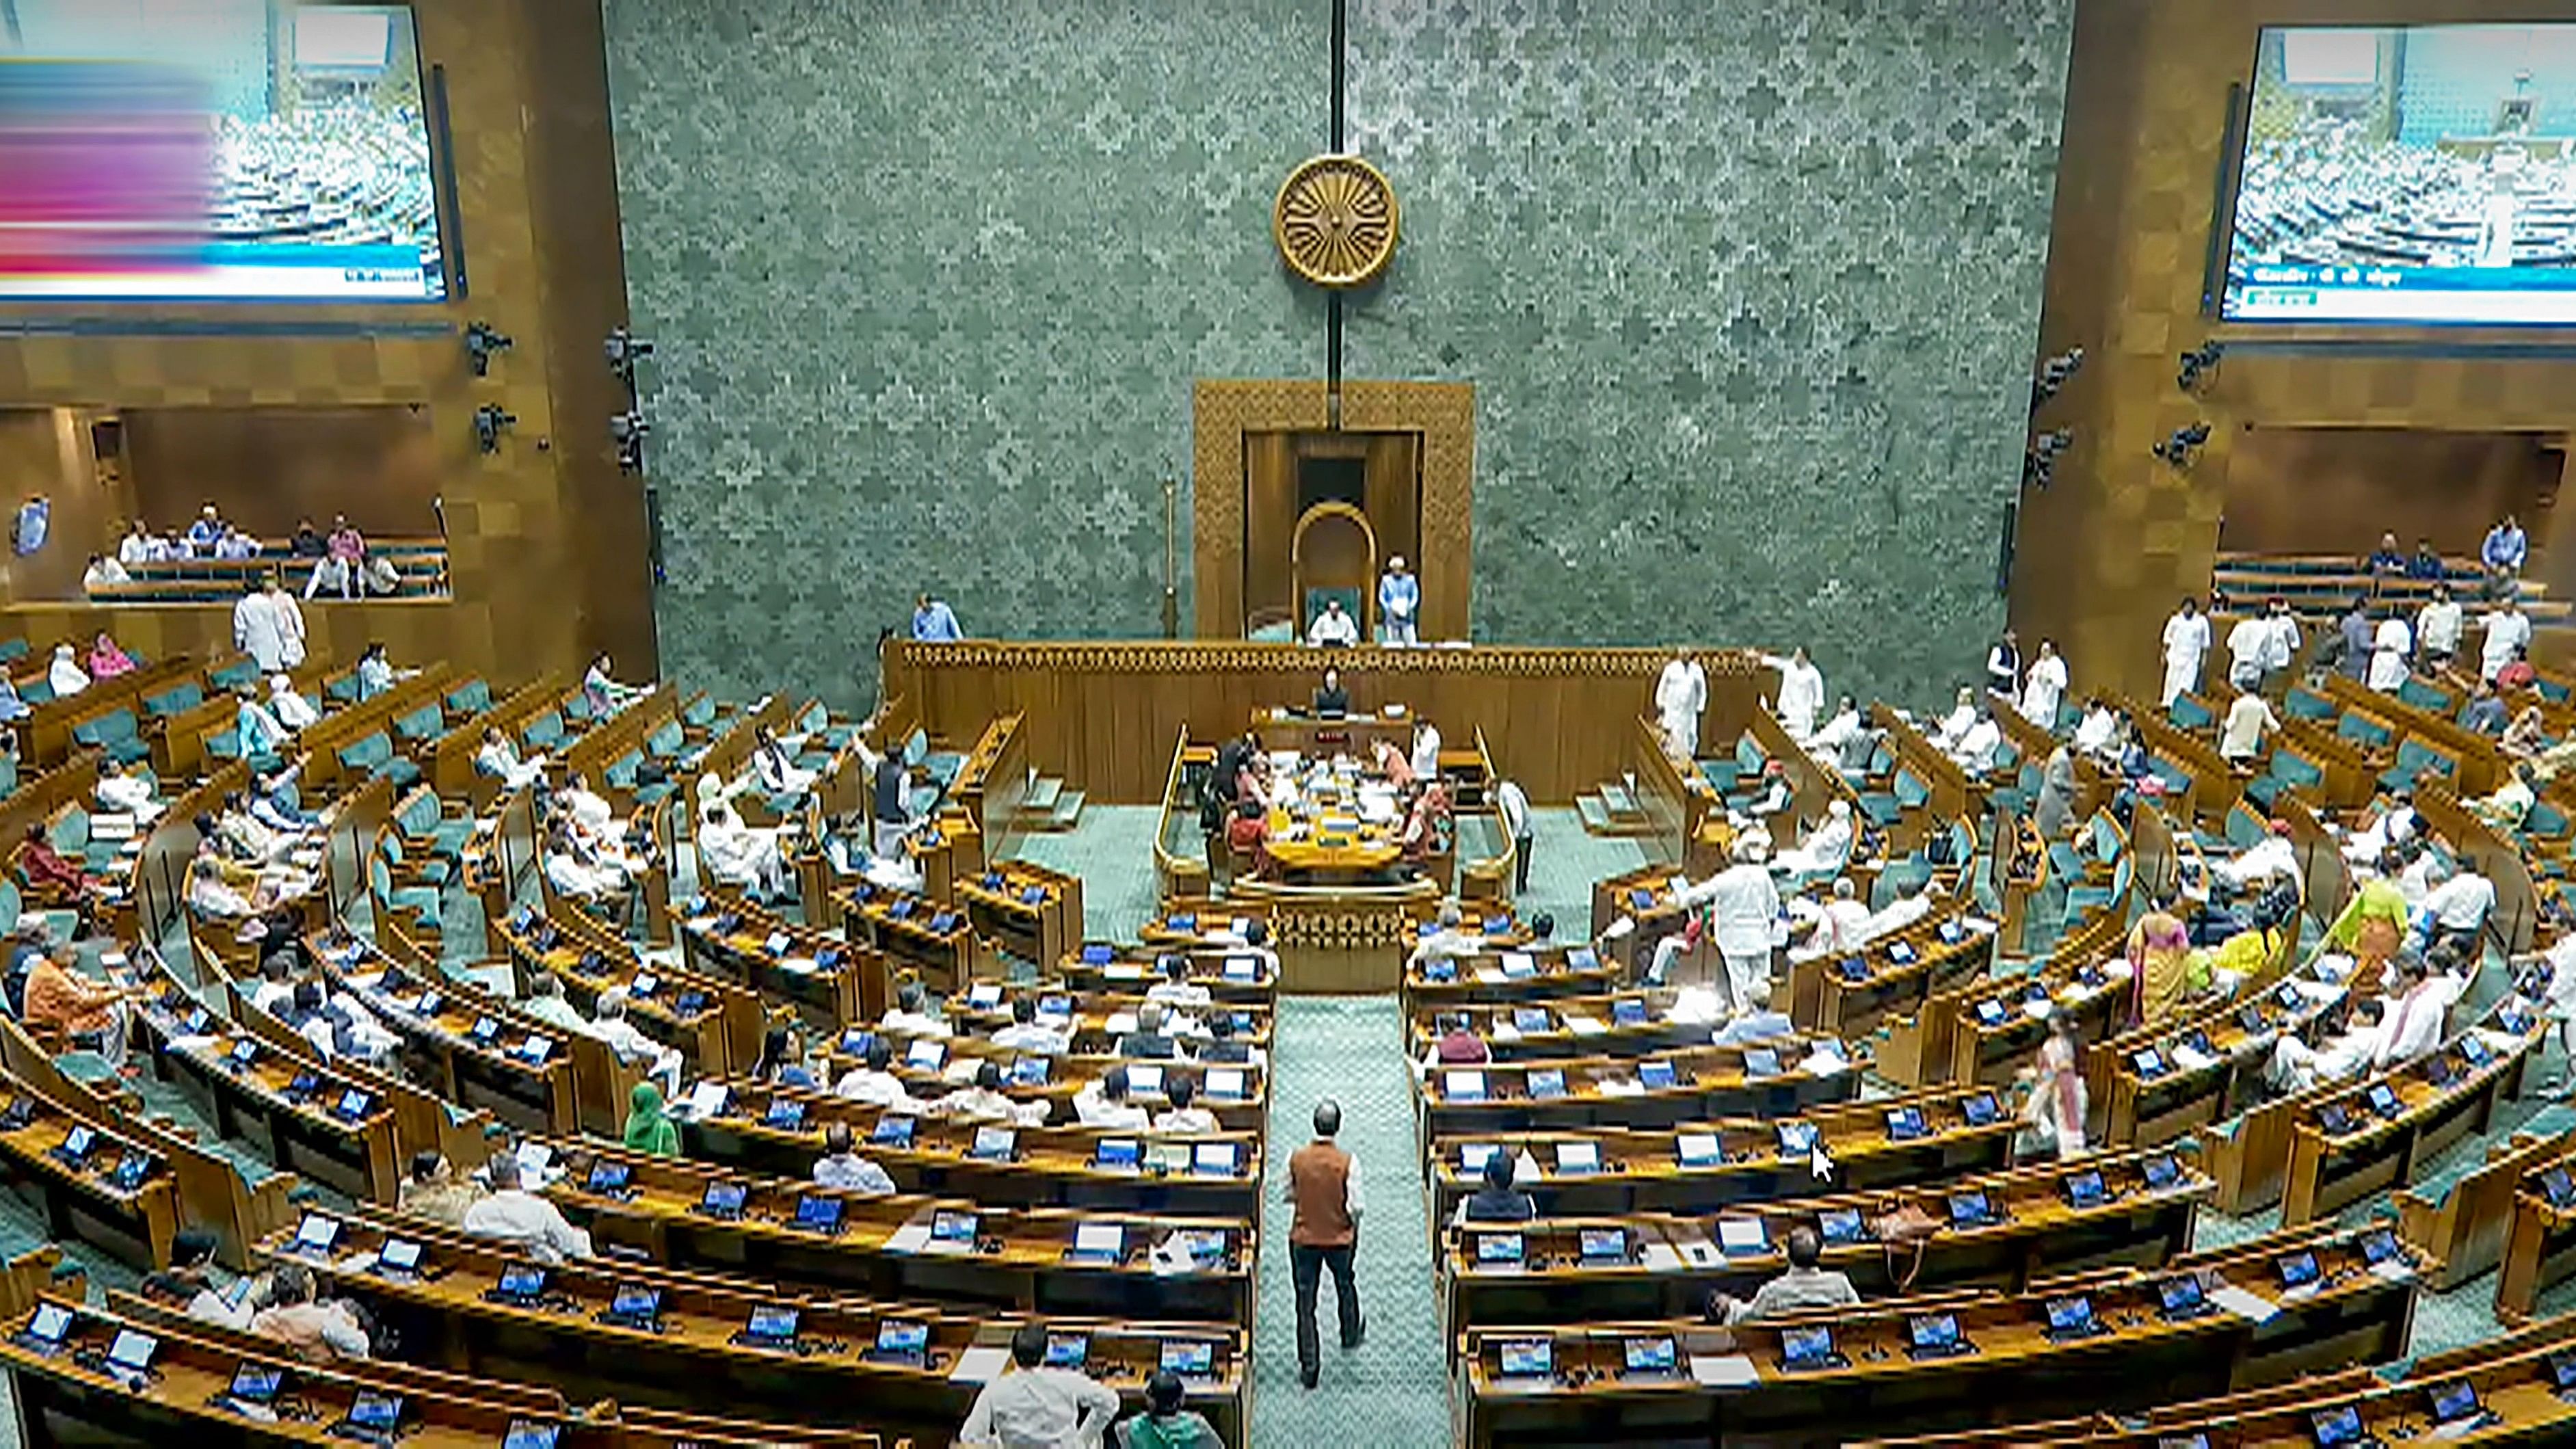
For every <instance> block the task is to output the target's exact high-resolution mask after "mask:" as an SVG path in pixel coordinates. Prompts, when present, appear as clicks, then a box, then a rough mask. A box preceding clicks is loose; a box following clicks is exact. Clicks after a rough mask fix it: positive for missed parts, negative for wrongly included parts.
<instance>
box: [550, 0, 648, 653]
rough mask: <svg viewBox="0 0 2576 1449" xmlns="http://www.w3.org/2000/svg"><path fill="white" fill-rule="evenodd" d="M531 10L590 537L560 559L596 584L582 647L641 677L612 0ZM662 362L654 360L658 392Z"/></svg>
mask: <svg viewBox="0 0 2576 1449" xmlns="http://www.w3.org/2000/svg"><path fill="white" fill-rule="evenodd" d="M527 14H528V46H527V49H526V51H525V53H524V54H525V67H526V69H525V75H524V83H525V85H526V87H527V90H528V94H529V95H530V97H531V98H532V104H531V106H530V108H529V110H528V162H529V171H530V175H531V177H532V180H533V184H532V186H531V188H530V198H531V202H532V211H533V213H534V215H535V218H536V220H537V223H538V227H537V257H538V263H539V267H540V275H541V277H542V279H543V283H544V291H543V300H544V307H543V313H542V315H543V318H544V324H545V331H546V335H547V336H549V337H552V338H555V339H557V340H558V345H557V346H555V347H553V348H551V349H549V351H548V353H547V357H546V374H545V376H546V386H547V390H548V391H549V393H551V395H552V396H553V398H554V400H555V408H556V412H557V414H558V415H559V416H560V417H561V418H562V419H563V422H562V424H561V426H560V428H559V429H558V436H557V437H556V439H555V446H554V450H553V457H554V467H555V475H556V486H557V488H558V490H559V491H560V493H561V496H562V498H563V500H564V504H565V506H566V509H567V510H568V512H569V514H570V518H569V519H568V522H570V523H571V525H572V526H573V528H575V529H576V530H577V534H578V537H579V539H580V545H579V547H577V548H573V549H571V550H569V551H568V557H563V558H561V559H560V560H559V563H563V564H570V565H572V566H573V567H575V568H577V569H578V570H579V572H580V574H581V575H582V577H583V581H584V587H583V589H582V598H583V600H584V602H585V607H584V608H583V610H582V611H581V616H580V618H579V620H578V621H577V623H576V629H577V631H578V633H579V635H580V644H579V649H578V651H577V652H579V653H581V654H583V655H587V654H589V653H590V652H591V651H594V650H599V649H605V650H607V651H609V653H610V654H611V655H612V656H614V657H615V658H616V660H617V663H618V670H619V673H620V674H621V675H622V676H624V677H626V678H630V679H632V678H637V677H641V676H643V675H647V674H651V673H654V672H656V669H657V659H658V654H657V639H656V635H655V632H654V625H653V593H652V560H651V553H652V531H651V522H650V520H649V519H648V518H647V517H646V514H645V508H644V480H643V479H642V478H640V477H635V476H630V475H628V474H625V473H622V472H620V471H619V470H618V466H617V450H616V447H615V445H614V444H613V443H612V442H611V441H610V438H609V435H608V420H609V418H610V417H612V416H613V415H615V414H617V413H621V412H623V411H625V410H626V407H627V405H628V398H627V392H626V385H625V383H623V382H622V381H620V380H619V379H618V378H617V376H616V375H615V374H614V373H613V372H611V371H610V369H609V367H608V363H607V359H606V357H605V356H604V354H603V353H602V352H601V345H602V343H603V342H604V341H605V339H606V338H607V336H608V334H609V332H610V331H612V330H613V329H615V328H618V327H623V326H625V325H626V323H627V313H626V264H625V255H626V254H625V249H624V246H623V242H622V240H621V235H622V234H621V232H620V229H619V224H618V209H617V155H616V148H615V146H614V143H613V141H612V139H611V137H610V134H609V120H608V107H607V104H606V98H607V95H608V51H607V40H606V37H605V36H604V35H603V33H602V30H601V24H602V22H601V17H600V0H529V8H528V11H527ZM603 238H605V240H606V241H607V244H606V245H602V240H603ZM652 369H653V364H652V363H650V362H647V363H646V364H645V365H644V369H643V371H644V380H645V386H646V388H647V390H648V391H647V396H648V398H649V395H650V394H649V389H650V387H651V383H652ZM645 411H646V413H647V414H648V415H649V414H650V412H651V408H650V407H649V405H648V406H647V407H646V409H645ZM646 466H647V468H648V469H649V468H650V467H651V462H650V444H647V464H646Z"/></svg>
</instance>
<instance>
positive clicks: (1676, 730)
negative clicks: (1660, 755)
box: [1655, 653, 1708, 760]
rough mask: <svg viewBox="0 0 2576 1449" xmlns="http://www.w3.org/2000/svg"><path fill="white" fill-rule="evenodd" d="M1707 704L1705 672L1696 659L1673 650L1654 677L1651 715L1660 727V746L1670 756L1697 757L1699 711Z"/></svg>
mask: <svg viewBox="0 0 2576 1449" xmlns="http://www.w3.org/2000/svg"><path fill="white" fill-rule="evenodd" d="M1707 707H1708V671H1707V670H1705V669H1702V668H1701V667H1700V664H1699V661H1698V660H1696V659H1692V658H1690V657H1689V656H1687V655H1684V654H1680V653H1675V654H1674V655H1673V657H1672V662H1670V663H1668V664H1666V665H1665V666H1664V672H1663V673H1662V674H1661V675H1659V676H1657V678H1656V680H1655V718H1656V720H1657V721H1658V722H1659V723H1661V724H1662V725H1663V727H1664V748H1665V749H1666V750H1667V751H1669V752H1670V753H1671V754H1672V755H1673V757H1674V758H1676V759H1682V760H1689V759H1696V758H1698V756H1699V712H1700V711H1701V710H1703V709H1706V708H1707Z"/></svg>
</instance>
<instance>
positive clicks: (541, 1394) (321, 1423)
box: [0, 1293, 908, 1449]
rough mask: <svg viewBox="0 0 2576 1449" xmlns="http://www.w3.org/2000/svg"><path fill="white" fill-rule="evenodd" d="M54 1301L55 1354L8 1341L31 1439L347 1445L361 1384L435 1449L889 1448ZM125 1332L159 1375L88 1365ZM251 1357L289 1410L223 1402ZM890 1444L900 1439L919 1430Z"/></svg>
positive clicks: (118, 1302)
mask: <svg viewBox="0 0 2576 1449" xmlns="http://www.w3.org/2000/svg"><path fill="white" fill-rule="evenodd" d="M49 1301H51V1302H54V1303H56V1304H58V1305H60V1306H63V1307H77V1309H78V1312H79V1315H80V1316H79V1318H78V1320H77V1321H76V1323H75V1326H74V1329H73V1333H72V1335H71V1338H70V1340H69V1345H68V1350H67V1351H66V1352H64V1353H61V1354H59V1355H55V1356H51V1357H48V1356H45V1355H43V1354H40V1353H38V1352H36V1351H35V1350H33V1349H30V1348H27V1347H25V1346H23V1345H21V1344H18V1343H15V1342H9V1343H5V1344H0V1370H5V1371H6V1372H7V1374H8V1376H9V1379H10V1384H11V1387H12V1389H13V1390H14V1393H13V1395H12V1398H13V1400H14V1402H15V1407H16V1410H17V1419H18V1427H19V1431H20V1433H21V1436H22V1442H25V1443H30V1444H41V1443H53V1442H60V1441H61V1440H64V1439H68V1440H70V1441H73V1442H83V1441H86V1439H87V1438H88V1437H89V1436H93V1435H95V1436H104V1438H105V1440H106V1441H107V1442H116V1443H146V1444H159V1443H175V1442H181V1441H185V1442H191V1443H197V1444H207V1443H213V1444H224V1445H272V1444H276V1445H283V1444H300V1445H316V1444H345V1443H349V1442H353V1441H350V1440H347V1439H339V1438H334V1437H331V1436H330V1435H329V1433H328V1430H329V1428H330V1426H331V1425H332V1424H333V1423H334V1422H336V1421H337V1420H338V1419H339V1418H340V1417H341V1416H342V1415H344V1414H345V1413H346V1412H347V1410H348V1407H349V1405H350V1403H351V1402H352V1401H353V1400H354V1399H355V1397H356V1396H357V1395H358V1394H359V1393H360V1392H362V1391H363V1392H372V1393H379V1394H390V1395H395V1396H398V1397H400V1398H401V1399H402V1401H403V1412H402V1419H401V1423H402V1425H403V1433H402V1440H401V1442H402V1443H404V1444H406V1445H424V1446H431V1449H449V1446H454V1449H488V1446H490V1445H493V1444H497V1443H500V1442H502V1440H503V1439H504V1437H505V1436H506V1435H507V1434H508V1433H509V1431H510V1430H511V1428H512V1427H513V1426H514V1425H532V1426H533V1425H543V1426H547V1427H552V1428H555V1429H557V1430H558V1431H559V1437H558V1438H557V1439H556V1441H555V1442H556V1444H557V1446H558V1449H683V1446H687V1445H703V1446H707V1449H751V1446H754V1445H762V1446H800V1449H802V1446H811V1449H824V1446H830V1449H882V1446H884V1445H886V1444H887V1443H888V1442H889V1441H887V1440H884V1439H881V1438H879V1437H878V1436H877V1435H875V1434H872V1433H866V1432H860V1431H852V1430H831V1429H803V1428H799V1427H796V1426H794V1425H769V1424H752V1423H742V1422H735V1421H730V1420H724V1419H714V1418H705V1417H700V1416H697V1415H684V1414H670V1413H663V1412H658V1411H654V1410H649V1409H646V1410H623V1411H620V1410H616V1409H614V1408H613V1407H611V1408H610V1411H609V1412H608V1413H606V1414H604V1415H595V1414H593V1413H591V1412H589V1411H588V1410H583V1411H578V1412H577V1411H575V1410H574V1409H573V1408H572V1407H571V1406H570V1405H567V1404H566V1403H565V1402H564V1399H563V1396H562V1395H561V1394H559V1393H557V1392H556V1391H555V1390H553V1389H551V1388H545V1387H539V1386H533V1385H524V1384H514V1383H498V1382H493V1381H491V1380H488V1379H476V1378H464V1377H460V1376H458V1375H455V1374H448V1373H441V1372H438V1371H437V1370H434V1369H425V1368H416V1367H413V1366H410V1365H407V1364H398V1363H390V1362H385V1361H382V1360H375V1361H345V1360H344V1361H340V1362H336V1363H332V1364H329V1365H320V1364H309V1363H305V1362H303V1361H302V1360H300V1359H298V1358H296V1357H295V1356H294V1355H292V1354H288V1353H284V1352H282V1351H280V1349H279V1348H278V1346H277V1345H276V1344H274V1343H272V1342H268V1341H266V1340H262V1339H257V1338H253V1337H251V1336H249V1335H247V1334H235V1333H229V1332H226V1331H224V1330H222V1329H216V1328H211V1327H208V1326H206V1325H204V1324H200V1323H195V1322H192V1321H191V1320H189V1319H187V1318H186V1317H184V1316H182V1315H178V1314H173V1313H170V1312H168V1311H166V1310H160V1309H157V1308H156V1307H154V1306H153V1305H150V1304H148V1303H145V1302H143V1301H142V1300H140V1299H136V1298H133V1297H130V1296H128V1295H126V1294H122V1293H118V1294H111V1295H110V1296H109V1304H108V1307H107V1308H105V1309H103V1310H102V1309H99V1308H95V1307H89V1306H85V1305H76V1304H74V1303H73V1302H72V1301H71V1300H69V1299H65V1298H53V1299H50V1300H49ZM28 1318H32V1315H28ZM28 1318H15V1317H13V1319H12V1320H11V1322H12V1324H13V1326H16V1327H23V1326H24V1324H25V1322H26V1321H28ZM127 1330H132V1331H135V1332H140V1333H145V1334H149V1335H150V1336H152V1337H153V1338H154V1339H155V1340H156V1342H157V1349H156V1351H155V1352H154V1354H153V1358H152V1365H153V1368H154V1370H155V1374H154V1377H153V1378H152V1379H150V1380H149V1381H146V1382H142V1383H140V1384H138V1383H135V1382H133V1381H129V1380H124V1379H120V1378H115V1377H111V1376H109V1375H108V1374H105V1373H103V1372H100V1371H98V1370H95V1369H92V1368H89V1367H87V1366H86V1365H85V1363H84V1360H85V1359H87V1360H89V1361H95V1358H94V1357H93V1356H95V1355H101V1354H103V1353H104V1352H105V1350H106V1348H107V1346H108V1345H109V1344H110V1343H111V1342H113V1341H114V1339H115V1337H116V1336H117V1335H118V1334H119V1333H121V1332H124V1331H127ZM244 1366H254V1367H260V1368H267V1369H273V1370H276V1371H277V1372H278V1373H279V1374H280V1375H281V1376H282V1380H283V1382H282V1383H281V1386H280V1387H281V1394H280V1398H279V1401H278V1402H279V1404H280V1405H281V1406H282V1407H284V1408H286V1409H288V1410H290V1411H291V1412H290V1413H288V1414H281V1415H280V1416H279V1417H278V1418H277V1419H275V1420H274V1421H269V1422H260V1421H254V1420H252V1419H250V1418H248V1417H246V1416H244V1415H242V1414H240V1413H238V1412H236V1411H234V1410H233V1409H231V1408H230V1407H228V1406H227V1405H225V1404H224V1403H223V1402H222V1400H221V1398H220V1396H221V1395H222V1394H223V1393H224V1392H225V1391H226V1390H227V1389H229V1388H230V1387H231V1385H232V1383H233V1376H234V1372H235V1370H236V1369H239V1368H241V1367H244ZM66 1427H69V1428H70V1430H71V1432H70V1433H68V1434H65V1433H64V1432H63V1431H64V1429H65V1428H66ZM891 1442H892V1443H893V1444H894V1446H895V1449H902V1446H903V1445H904V1444H905V1443H907V1442H908V1441H902V1440H896V1441H891Z"/></svg>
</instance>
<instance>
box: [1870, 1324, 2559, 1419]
mask: <svg viewBox="0 0 2576 1449" xmlns="http://www.w3.org/2000/svg"><path fill="white" fill-rule="evenodd" d="M2568 1327H2569V1323H2568V1320H2567V1319H2565V1318H2558V1319H2553V1320H2550V1321H2549V1322H2548V1323H2547V1324H2541V1325H2535V1326H2534V1329H2533V1330H2532V1331H2529V1332H2527V1333H2524V1334H2515V1335H2509V1336H2507V1338H2505V1339H2503V1340H2491V1341H2489V1342H2485V1343H2480V1344H2475V1345H2472V1346H2471V1347H2469V1348H2467V1349H2463V1350H2459V1351H2456V1352H2452V1353H2446V1354H2436V1355H2433V1356H2431V1357H2427V1358H2422V1359H2418V1360H2416V1361H2415V1362H2414V1363H2413V1364H2412V1365H2411V1366H2409V1368H2408V1370H2407V1372H2406V1373H2405V1375H2404V1376H2403V1377H2402V1378H2400V1379H2399V1380H2397V1381H2396V1382H2394V1383H2391V1382H2388V1381H2386V1380H2383V1379H2381V1378H2380V1377H2379V1376H2378V1375H2376V1374H2372V1373H2367V1372H2363V1371H2361V1370H2357V1369H2356V1370H2350V1371H2347V1372H2344V1373H2339V1374H2332V1375H2322V1376H2319V1377H2316V1378H2311V1379H2306V1380H2302V1381H2300V1382H2298V1383H2295V1384H2284V1385H2281V1386H2279V1387H2275V1388H2269V1389H2254V1390H2249V1391H2246V1392H2243V1393H2237V1394H2230V1395H2228V1396H2226V1397H2224V1398H2216V1399H2206V1400H2198V1401H2194V1402H2188V1403H2178V1404H2166V1405H2160V1406H2157V1407H2155V1408H2152V1409H2150V1410H2148V1411H2147V1412H2146V1414H2145V1415H2144V1416H2143V1417H2144V1420H2145V1423H2144V1425H2143V1426H2140V1425H2139V1424H2138V1423H2137V1422H2136V1420H2135V1419H2134V1418H2131V1419H2128V1420H2126V1421H2124V1420H2123V1419H2122V1418H2121V1417H2118V1416H2114V1415H2111V1414H2093V1415H2090V1416H2087V1417H2086V1418H2084V1419H2080V1420H2077V1419H2069V1420H2060V1421H2058V1422H2056V1423H2053V1424H2040V1423H2020V1424H2010V1425H2003V1426H1998V1427H1995V1428H1991V1429H1985V1430H1961V1431H1958V1432H1956V1433H1947V1434H1928V1435H1923V1436H1919V1437H1909V1438H1905V1439H1878V1440H1871V1441H1870V1443H1871V1445H1872V1446H1874V1449H2001V1446H2006V1445H2012V1446H2024V1449H2039V1446H2042V1445H2047V1446H2055V1445H2062V1444H2076V1443H2081V1444H2086V1445H2092V1446H2097V1449H2171V1446H2172V1445H2174V1444H2176V1443H2177V1442H2181V1443H2189V1442H2193V1436H2194V1435H2195V1434H2196V1435H2199V1436H2201V1437H2203V1438H2206V1439H2207V1440H2208V1441H2209V1442H2212V1443H2224V1444H2227V1445H2229V1446H2231V1449H2314V1446H2315V1444H2316V1442H2317V1430H2316V1424H2317V1420H2318V1417H2319V1416H2320V1415H2323V1414H2328V1413H2334V1414H2342V1413H2347V1412H2348V1413H2349V1414H2350V1415H2351V1417H2352V1419H2353V1421H2354V1422H2355V1423H2356V1424H2357V1426H2358V1434H2359V1437H2358V1438H2357V1439H2356V1440H2355V1441H2353V1442H2357V1443H2365V1444H2403V1443H2408V1442H2423V1441H2441V1440H2444V1439H2447V1438H2449V1437H2452V1436H2453V1435H2458V1434H2459V1433H2460V1431H2459V1430H2457V1429H2452V1430H2451V1431H2450V1432H2449V1433H2448V1434H2445V1433H2444V1432H2443V1431H2442V1428H2441V1426H2439V1425H2437V1424H2436V1423H2435V1422H2434V1420H2433V1417H2432V1414H2431V1412H2430V1408H2431V1396H2432V1395H2433V1394H2434V1393H2435V1392H2437V1391H2441V1390H2444V1389H2448V1388H2451V1387H2454V1386H2456V1385H2460V1384H2465V1385H2467V1386H2468V1387H2469V1388H2470V1389H2471V1390H2473V1391H2474V1394H2475V1398H2476V1401H2477V1403H2478V1405H2479V1406H2480V1407H2481V1408H2483V1409H2485V1410H2486V1411H2487V1413H2488V1414H2489V1415H2490V1416H2492V1417H2491V1418H2490V1419H2489V1421H2488V1422H2486V1423H2484V1424H2481V1425H2479V1426H2477V1427H2476V1429H2475V1430H2474V1431H2473V1432H2472V1433H2471V1434H2470V1435H2469V1436H2468V1437H2471V1438H2472V1439H2473V1440H2474V1441H2475V1442H2477V1443H2481V1444H2534V1445H2537V1444H2557V1443H2563V1442H2565V1441H2566V1440H2567V1439H2568V1437H2569V1435H2570V1434H2571V1433H2572V1432H2576V1403H2571V1402H2570V1401H2569V1400H2568V1399H2566V1398H2564V1397H2562V1396H2560V1395H2558V1394H2556V1393H2553V1392H2552V1391H2551V1389H2550V1385H2551V1383H2552V1381H2553V1380H2554V1377H2555V1370H2554V1369H2553V1367H2552V1363H2553V1360H2555V1359H2557V1358H2559V1357H2560V1356H2562V1355H2563V1354H2564V1353H2565V1352H2566V1347H2567V1342H2566V1337H2565V1334H2566V1331H2567V1329H2568Z"/></svg>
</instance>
